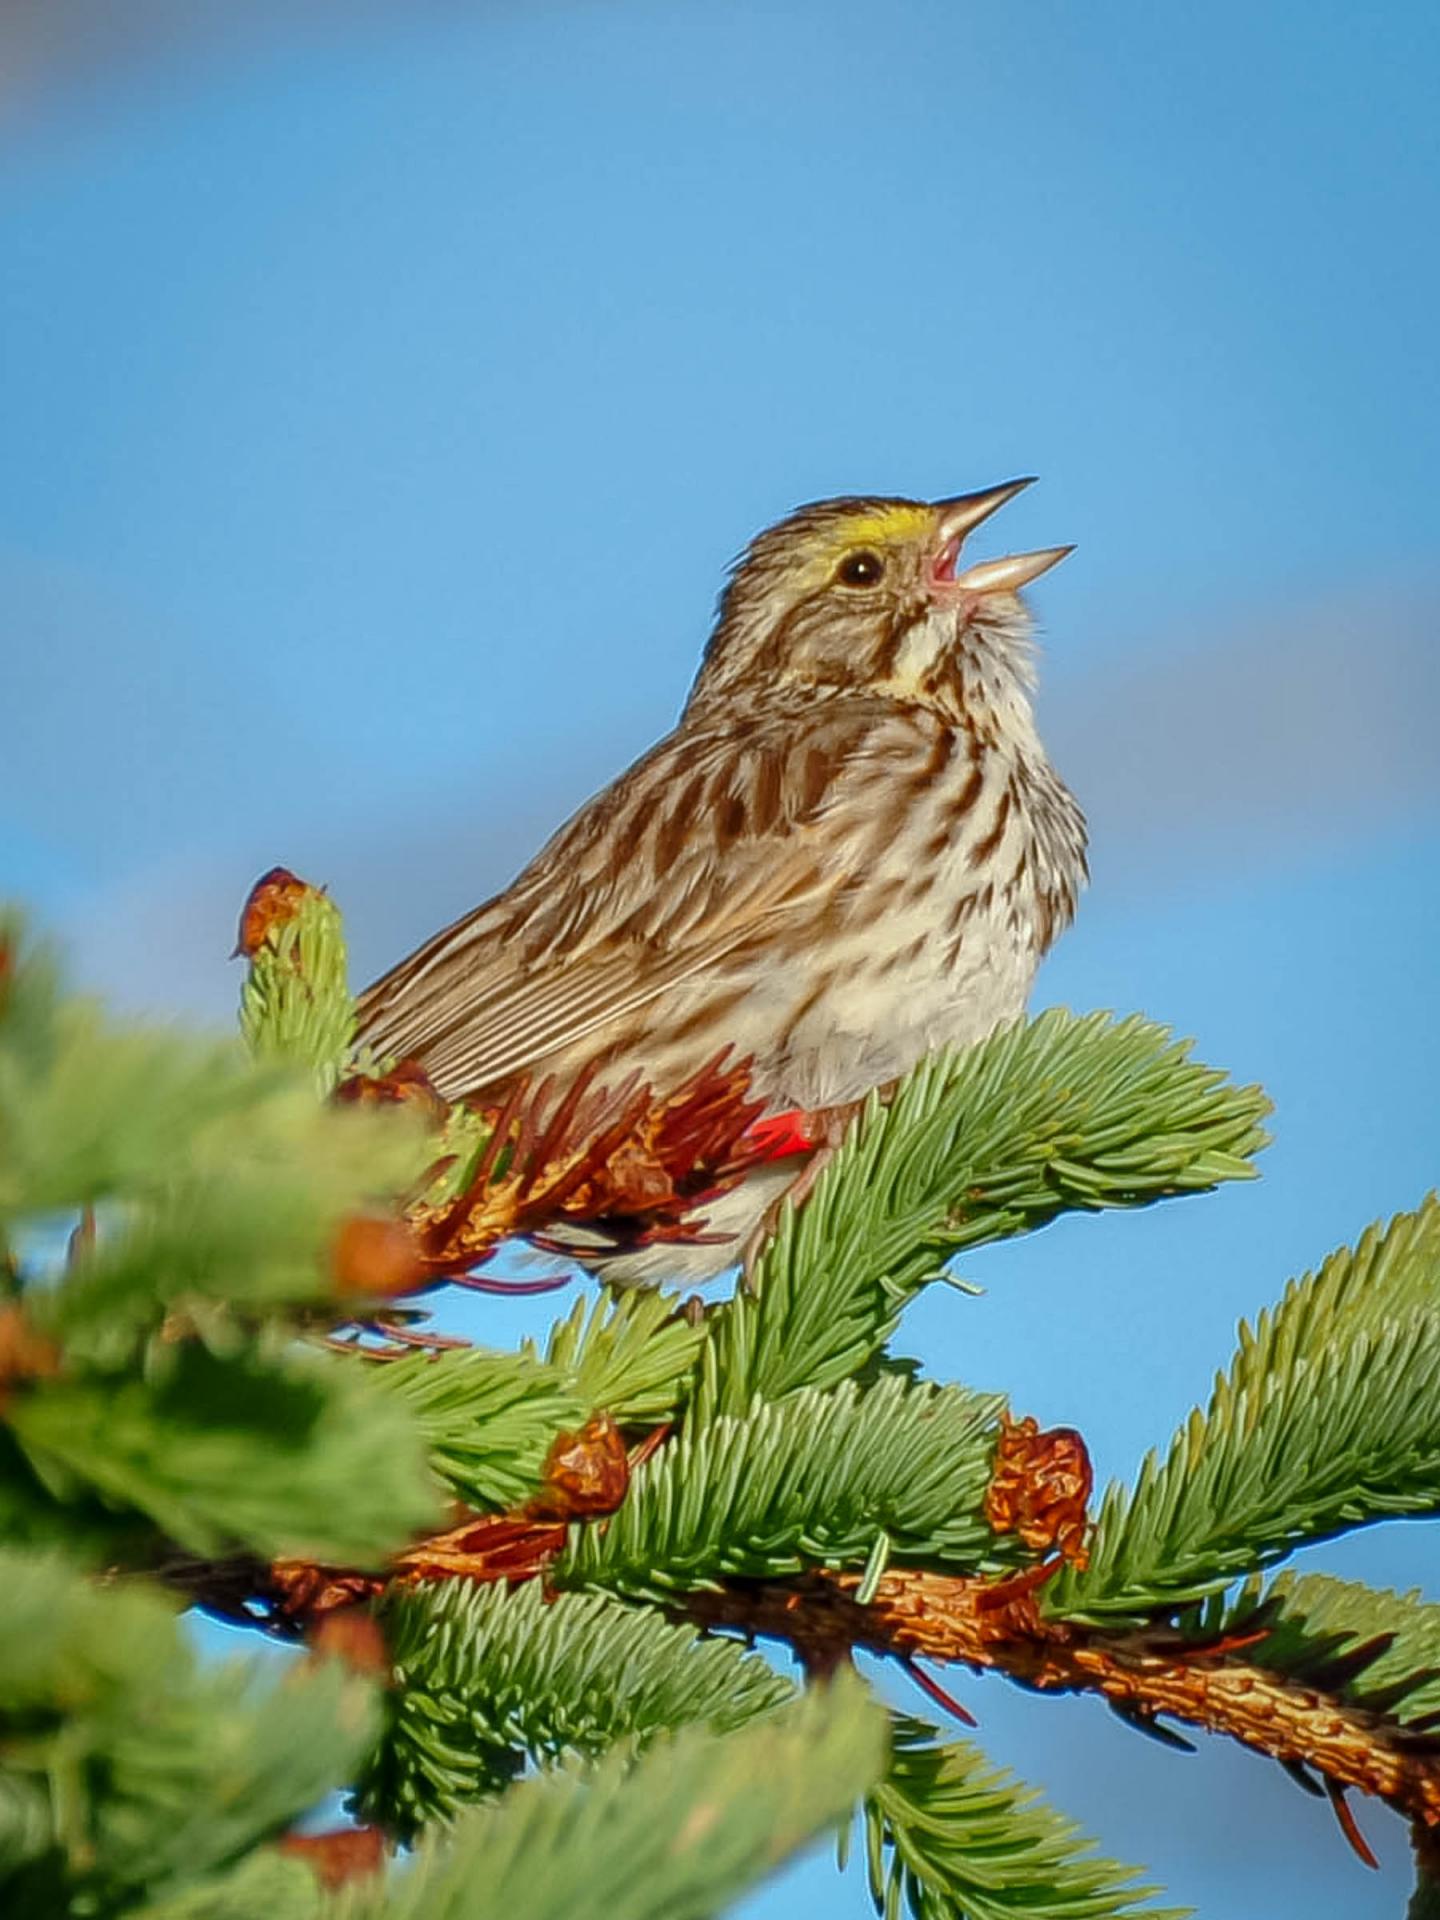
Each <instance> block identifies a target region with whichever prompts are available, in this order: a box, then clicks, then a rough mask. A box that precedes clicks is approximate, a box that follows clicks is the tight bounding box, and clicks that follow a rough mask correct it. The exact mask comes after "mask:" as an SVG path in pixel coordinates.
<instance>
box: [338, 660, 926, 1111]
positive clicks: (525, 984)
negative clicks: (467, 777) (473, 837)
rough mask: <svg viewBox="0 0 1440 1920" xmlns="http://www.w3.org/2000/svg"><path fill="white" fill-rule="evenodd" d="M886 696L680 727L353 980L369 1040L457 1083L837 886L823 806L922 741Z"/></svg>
mask: <svg viewBox="0 0 1440 1920" xmlns="http://www.w3.org/2000/svg"><path fill="white" fill-rule="evenodd" d="M912 726H914V727H919V728H922V729H924V728H925V726H926V723H925V722H923V721H921V720H919V719H918V717H917V719H916V721H915V722H913V723H912V722H909V721H905V720H902V719H900V718H899V716H897V712H896V709H895V707H894V706H893V705H892V704H891V703H889V702H888V701H878V700H874V699H870V698H866V697H863V696H848V697H845V698H837V699H835V700H832V701H830V702H827V703H826V704H825V705H823V706H820V707H817V706H815V705H814V703H813V696H812V697H811V701H810V703H808V710H807V709H806V708H805V707H801V706H798V705H790V704H788V703H787V704H784V705H780V706H777V707H772V708H767V709H766V710H765V712H764V713H763V714H754V713H750V714H745V715H743V716H739V717H737V718H736V719H735V720H734V721H733V722H732V723H731V724H730V725H729V726H728V727H724V728H720V727H714V726H711V727H707V728H706V729H705V730H704V731H703V732H702V731H699V730H697V729H694V728H693V727H692V728H687V729H682V730H680V731H677V732H676V733H673V734H671V735H670V736H669V737H668V739H666V740H663V741H661V742H660V744H659V745H658V746H657V747H655V748H654V749H652V751H651V752H650V753H649V754H647V755H646V756H645V758H644V759H642V760H640V761H638V762H637V763H636V765H635V766H634V767H632V768H631V769H630V770H629V772H627V773H625V774H622V775H621V777H620V778H619V779H618V780H617V781H616V782H615V783H614V785H613V786H610V787H608V788H606V789H605V790H604V791H603V792H601V793H600V794H597V795H596V796H595V798H594V799H593V800H591V801H589V802H588V803H587V805H586V806H584V807H583V808H581V810H580V812H579V813H577V814H576V815H575V816H574V818H573V819H571V820H570V821H569V822H567V824H566V825H565V826H563V827H562V828H561V829H560V831H559V832H558V833H557V834H556V835H555V836H554V837H553V838H552V839H551V840H550V841H549V843H548V844H547V845H546V846H545V847H544V848H543V849H542V851H541V852H540V853H539V854H538V855H537V856H536V858H535V860H534V861H532V863H531V864H530V866H529V867H527V868H526V870H525V871H524V872H523V873H522V874H521V875H520V876H519V878H518V879H517V880H516V881H515V882H514V883H513V885H512V886H511V887H510V888H509V889H508V890H507V891H506V892H505V893H503V894H500V895H498V896H497V897H496V898H495V899H493V900H491V901H489V902H488V903H486V905H484V906H482V907H479V908H477V909H476V910H475V912H473V913H471V914H468V915H466V916H465V917H464V918H463V919H461V920H458V921H456V922H455V924H454V925H453V926H451V927H449V928H447V929H446V930H445V931H444V932H443V933H440V934H437V935H436V936H435V938H434V939H433V940H431V941H429V942H428V943H427V944H426V945H425V946H424V947H422V948H420V949H419V951H418V952H416V953H414V954H412V955H411V956H410V958H409V959H407V960H405V961H402V962H401V964H400V965H399V966H398V967H396V968H395V969H394V970H393V971H392V972H391V973H389V974H387V975H386V976H385V977H384V978H383V979H381V980H379V981H377V982H376V983H375V985H374V986H372V987H371V988H369V989H368V991H367V992H366V993H365V994H363V995H362V996H361V1000H360V1008H359V1011H360V1020H361V1035H360V1037H361V1039H362V1040H363V1041H365V1042H367V1043H368V1044H369V1045H371V1046H373V1047H374V1048H375V1049H376V1051H377V1052H379V1053H382V1054H394V1055H399V1056H410V1057H414V1058H416V1059H418V1060H420V1061H421V1062H422V1063H423V1064H424V1066H425V1068H426V1071H427V1072H428V1073H429V1075H430V1077H431V1078H432V1079H433V1080H434V1081H435V1083H436V1085H437V1086H438V1087H439V1089H440V1091H441V1092H442V1093H443V1094H445V1095H446V1097H448V1098H450V1099H456V1098H459V1097H461V1096H462V1095H464V1094H466V1093H469V1092H472V1091H475V1090H478V1089H480V1088H488V1087H491V1086H493V1085H494V1084H495V1083H496V1082H498V1081H502V1080H505V1079H508V1078H510V1077H512V1076H513V1075H514V1074H516V1073H519V1072H522V1071H524V1070H525V1069H527V1068H531V1067H536V1066H538V1065H540V1064H541V1063H543V1062H544V1061H545V1060H546V1059H548V1058H549V1057H551V1056H552V1055H554V1054H555V1053H557V1052H559V1051H560V1050H561V1049H562V1048H565V1047H569V1046H572V1045H574V1044H575V1043H576V1042H577V1041H580V1040H583V1039H585V1038H587V1037H588V1036H589V1035H591V1034H593V1033H596V1032H597V1031H599V1030H600V1029H602V1028H604V1027H607V1026H611V1025H618V1024H619V1023H621V1022H623V1021H625V1020H626V1019H627V1018H628V1017H629V1016H631V1015H632V1014H634V1013H636V1012H637V1011H638V1010H640V1009H641V1008H643V1007H645V1006H647V1005H649V1004H651V1003H653V1002H655V1001H657V1000H660V999H662V998H663V996H664V995H665V994H667V993H668V992H670V991H671V990H673V989H674V988H675V987H676V986H678V985H679V984H680V983H681V982H682V981H685V980H688V979H691V978H693V977H694V976H695V975H696V974H699V973H703V972H704V971H705V970H706V969H707V968H708V967H712V966H714V965H715V964H716V963H717V962H718V961H719V960H721V959H722V958H723V957H724V956H725V955H726V954H728V953H730V952H732V951H733V950H734V949H736V948H737V947H739V946H741V945H742V944H745V943H746V942H749V941H751V940H753V939H755V938H756V937H757V936H758V937H761V938H766V937H777V938H778V937H780V935H781V933H782V930H783V928H784V926H785V925H786V924H789V923H793V920H794V918H795V917H796V916H808V915H810V914H811V913H813V912H815V911H817V910H819V909H823V907H824V905H825V904H826V902H827V901H828V900H829V899H830V898H831V897H832V896H833V895H834V894H835V893H837V892H838V891H839V890H840V889H841V888H842V887H843V885H844V884H845V882H846V880H847V878H848V877H849V876H847V874H846V873H845V871H844V868H843V863H841V862H837V861H835V860H834V859H833V857H832V858H826V857H825V853H826V848H827V847H828V846H829V844H830V835H829V834H826V835H825V836H824V839H823V840H822V839H821V837H820V835H818V834H817V832H816V830H815V824H814V823H815V821H816V819H817V817H818V816H819V815H820V814H821V813H822V812H824V811H825V810H826V809H827V808H828V807H830V806H832V805H834V804H837V803H839V804H842V805H843V803H844V799H845V795H846V790H847V788H851V787H853V786H854V785H855V784H856V783H858V782H860V781H862V780H864V779H866V778H867V777H869V776H870V775H871V774H872V773H873V771H874V764H875V761H876V759H877V757H879V758H887V759H888V758H889V756H890V754H891V753H898V754H899V755H900V757H901V758H902V759H903V758H904V757H906V750H907V747H908V749H909V750H910V751H911V752H913V751H916V750H917V749H918V750H919V751H921V752H924V751H927V750H928V748H929V745H930V742H929V740H928V738H926V739H924V740H921V739H919V738H917V737H907V736H909V735H910V729H911V727H912Z"/></svg>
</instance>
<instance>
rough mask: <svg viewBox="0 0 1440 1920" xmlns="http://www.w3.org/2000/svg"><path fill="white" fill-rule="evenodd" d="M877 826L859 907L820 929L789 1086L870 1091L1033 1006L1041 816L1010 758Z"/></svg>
mask: <svg viewBox="0 0 1440 1920" xmlns="http://www.w3.org/2000/svg"><path fill="white" fill-rule="evenodd" d="M925 799H926V801H927V803H928V804H926V805H924V806H921V807H917V808H916V810H915V817H914V818H913V819H912V820H911V821H910V822H909V823H908V825H907V826H906V827H904V828H902V829H900V830H899V831H897V832H895V833H893V834H891V835H890V836H889V838H888V839H887V840H885V841H883V842H882V841H881V840H880V839H879V838H876V839H874V840H873V841H872V843H871V845H870V847H869V849H868V856H869V857H868V864H867V865H866V867H865V868H864V869H863V871H861V872H859V873H857V876H856V882H855V885H854V887H853V889H852V892H851V894H850V896H849V900H848V904H847V908H846V911H845V913H844V914H843V915H840V916H836V918H835V919H834V920H833V921H832V923H831V925H830V926H829V927H828V928H827V929H826V930H825V933H824V936H823V938H819V939H817V941H816V942H815V945H814V948H813V950H812V954H811V959H810V975H811V977H810V979H809V980H808V982H807V988H806V998H804V999H802V1001H801V1003H800V1009H799V1011H798V1013H797V1015H795V1016H794V1017H792V1018H791V1020H790V1021H789V1022H788V1024H787V1026H786V1027H785V1030H784V1035H785V1044H784V1048H783V1062H782V1063H781V1065H782V1077H783V1079H784V1081H785V1086H784V1089H783V1091H784V1094H785V1096H786V1098H787V1099H788V1100H790V1101H792V1102H793V1104H795V1105H799V1106H828V1105H832V1104H836V1103H839V1102H843V1101H848V1100H852V1099H857V1098H859V1097H860V1096H861V1095H862V1094H864V1093H865V1092H867V1091H868V1090H869V1089H870V1088H872V1087H875V1086H879V1085H883V1084H885V1083H886V1082H888V1081H891V1080H893V1079H895V1078H897V1077H898V1076H899V1075H900V1074H903V1073H905V1072H907V1071H908V1070H909V1069H910V1068H911V1067H912V1066H914V1065H915V1064H916V1062H917V1061H919V1060H920V1059H921V1058H923V1056H924V1055H925V1054H927V1053H929V1052H931V1051H933V1050H935V1049H936V1048H942V1047H964V1046H969V1045H972V1044H974V1042H976V1041H977V1040H981V1039H984V1038H985V1036H986V1035H987V1034H989V1033H991V1032H993V1031H994V1030H995V1028H996V1027H997V1026H1000V1025H1002V1024H1004V1023H1005V1022H1007V1021H1010V1020H1013V1019H1015V1018H1016V1017H1017V1016H1018V1015H1019V1014H1020V1013H1021V1012H1022V1011H1023V1010H1024V1006H1025V1001H1026V998H1027V996H1028V993H1029V990H1030V985H1031V982H1032V980H1033V978H1034V974H1035V968H1036V965H1037V961H1038V957H1039V952H1040V950H1041V948H1042V946H1043V944H1044V942H1042V941H1040V940H1039V939H1037V904H1036V899H1035V895H1034V882H1033V875H1034V873H1035V872H1036V871H1037V870H1038V869H1040V867H1041V866H1042V864H1043V863H1042V859H1041V855H1040V850H1039V848H1038V847H1037V844H1036V837H1035V832H1034V824H1033V822H1032V821H1031V820H1030V819H1029V818H1028V817H1027V813H1026V810H1025V808H1024V806H1023V805H1022V803H1021V795H1020V794H1019V793H1018V792H1017V791H1016V789H1015V787H1014V786H1013V785H1012V783H1011V782H1010V780H1009V778H1008V772H1007V769H1005V768H1004V767H998V766H997V767H994V768H991V769H985V770H982V772H981V773H980V774H978V775H973V776H971V778H970V779H969V780H968V782H967V783H966V785H965V786H962V787H960V788H958V789H954V788H952V789H951V790H949V791H947V792H943V793H937V794H935V795H927V796H925Z"/></svg>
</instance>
